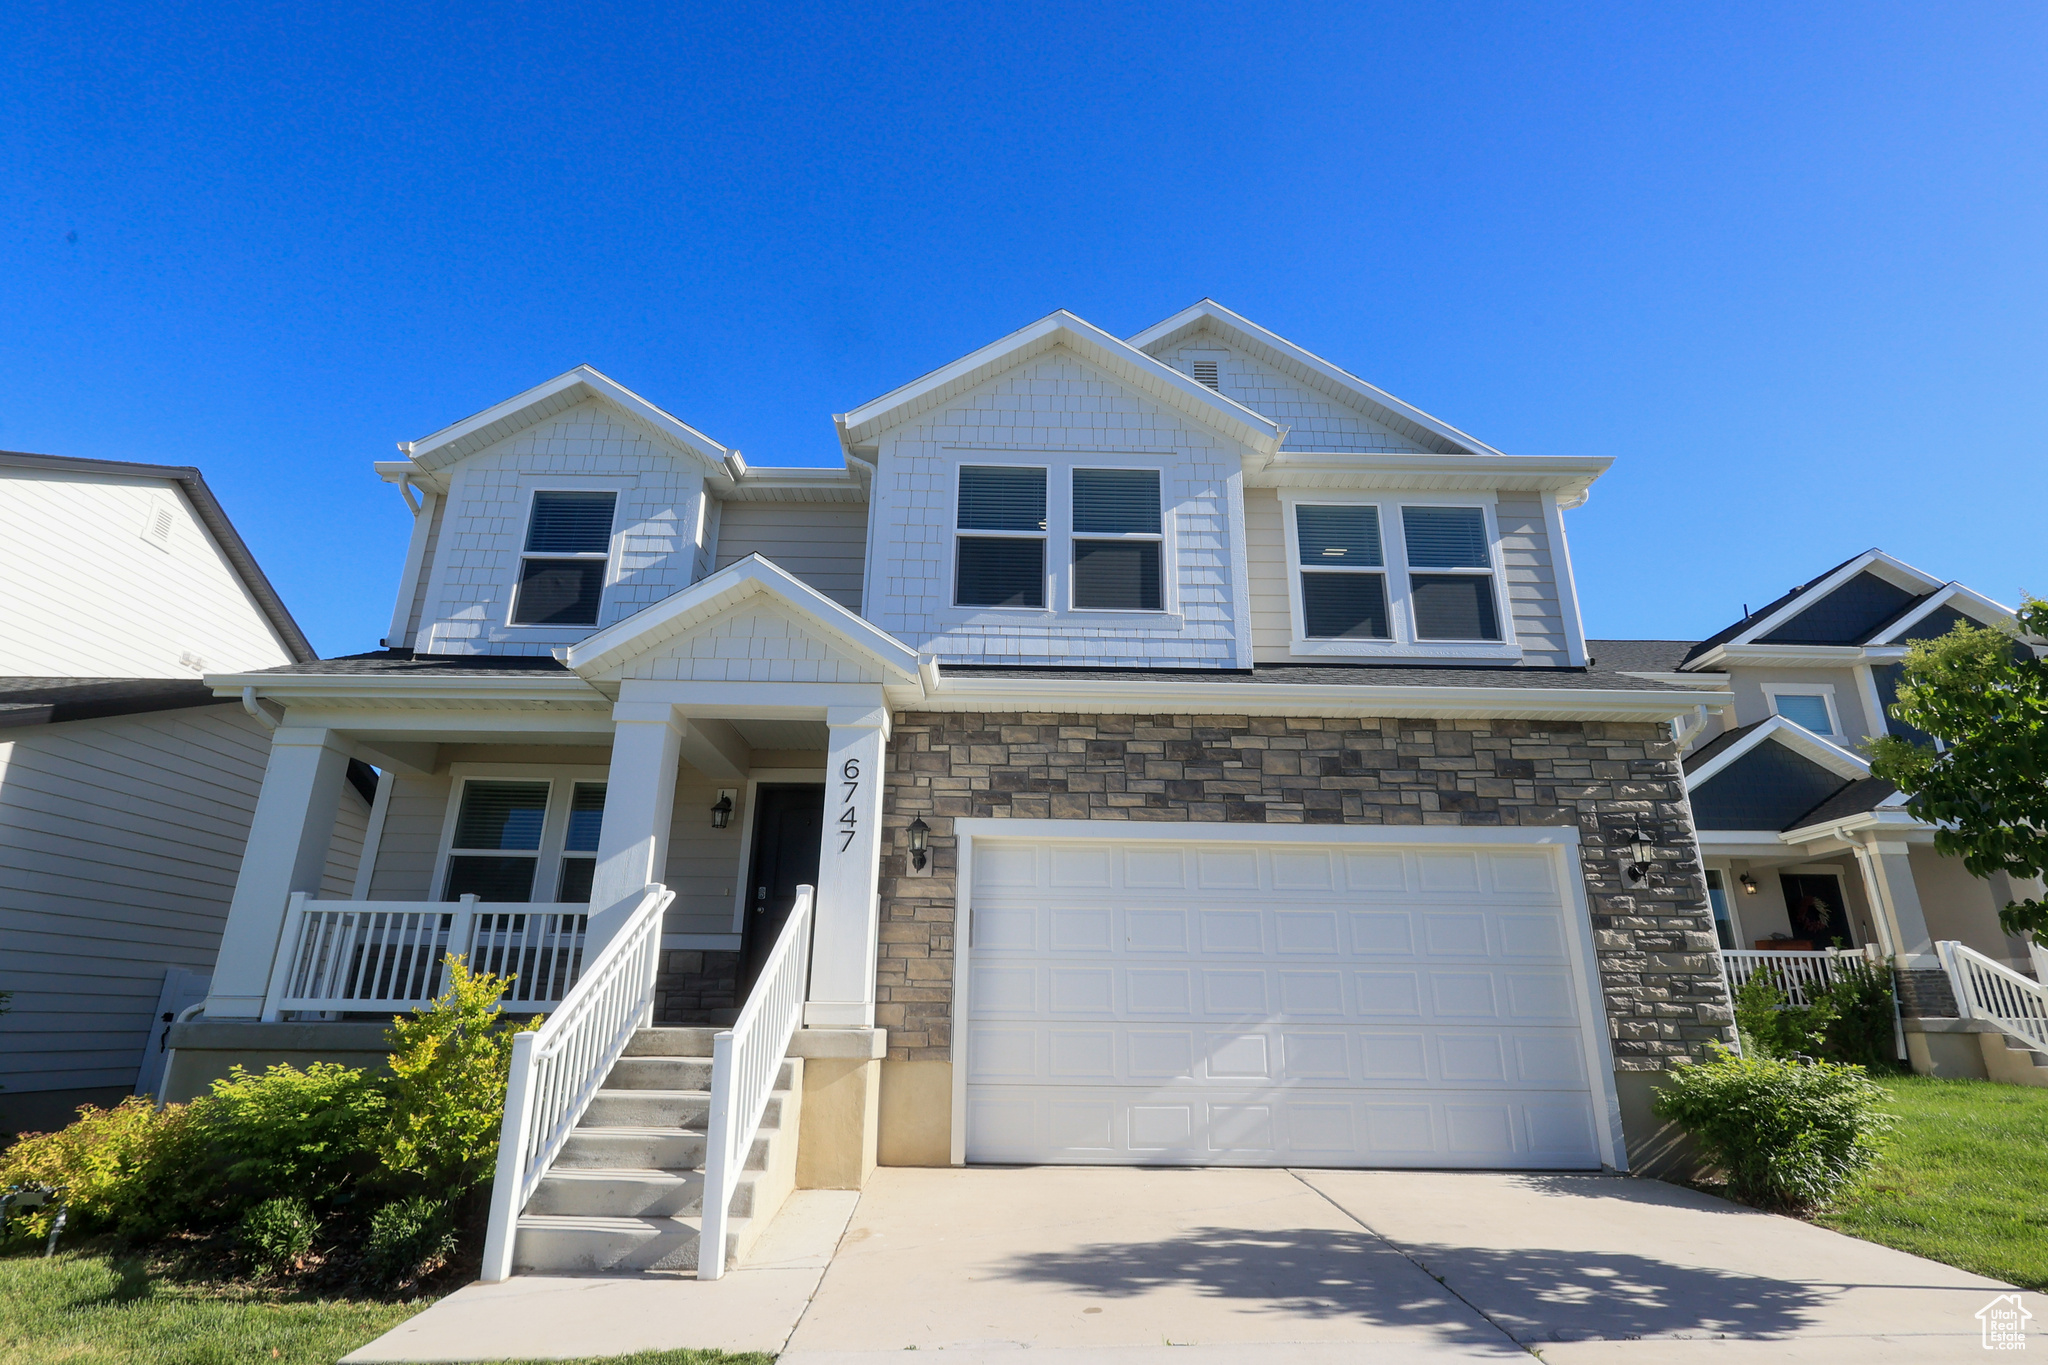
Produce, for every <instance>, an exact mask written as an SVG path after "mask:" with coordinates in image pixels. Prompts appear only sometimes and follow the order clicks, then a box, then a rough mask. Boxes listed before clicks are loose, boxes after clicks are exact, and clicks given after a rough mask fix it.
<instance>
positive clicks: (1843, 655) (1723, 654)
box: [1693, 641, 1905, 671]
mask: <svg viewBox="0 0 2048 1365" xmlns="http://www.w3.org/2000/svg"><path fill="white" fill-rule="evenodd" d="M1896 652H1897V653H1898V654H1900V655H1903V654H1904V652H1905V651H1904V650H1903V649H1901V650H1899V651H1896ZM1869 658H1870V650H1869V649H1868V648H1867V647H1866V646H1863V645H1751V644H1737V643H1735V642H1734V641H1730V642H1729V643H1727V644H1725V645H1716V646H1714V647H1713V648H1712V649H1710V650H1708V651H1707V652H1706V653H1704V654H1702V655H1700V656H1699V658H1697V659H1695V660H1694V661H1693V666H1694V667H1696V668H1699V669H1701V670H1706V669H1714V670H1716V671H1720V670H1725V669H1727V668H1730V667H1737V668H1739V667H1744V666H1747V667H1751V668H1850V667H1853V666H1855V665H1856V664H1860V663H1865V662H1868V660H1869Z"/></svg>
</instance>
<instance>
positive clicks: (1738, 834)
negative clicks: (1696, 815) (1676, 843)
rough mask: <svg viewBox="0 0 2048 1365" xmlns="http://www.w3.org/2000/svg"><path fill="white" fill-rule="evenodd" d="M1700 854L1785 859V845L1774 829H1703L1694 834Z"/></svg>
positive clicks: (1722, 856) (1723, 856)
mask: <svg viewBox="0 0 2048 1365" xmlns="http://www.w3.org/2000/svg"><path fill="white" fill-rule="evenodd" d="M1694 834H1695V837H1696V838H1697V839H1698V840H1699V845H1700V852H1701V853H1711V854H1713V855H1715V856H1716V857H1721V858H1777V857H1783V856H1784V853H1785V843H1784V840H1783V839H1782V838H1780V837H1779V834H1778V831H1776V830H1774V829H1702V830H1696V831H1695V832H1694Z"/></svg>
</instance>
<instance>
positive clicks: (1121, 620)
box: [937, 450, 1183, 629]
mask: <svg viewBox="0 0 2048 1365" xmlns="http://www.w3.org/2000/svg"><path fill="white" fill-rule="evenodd" d="M947 453H948V455H949V456H951V457H952V460H951V463H952V470H951V476H950V478H949V479H948V484H949V488H948V502H947V504H946V506H947V516H948V517H949V518H950V521H949V527H950V531H949V534H950V536H951V543H952V550H953V553H952V555H951V556H950V558H951V561H952V562H951V563H950V564H949V565H948V567H947V571H946V581H947V591H946V599H945V600H946V602H947V606H945V607H944V608H942V609H941V610H940V611H939V613H937V615H938V618H939V620H940V621H941V623H942V624H945V625H968V624H974V621H973V618H974V617H976V616H980V615H982V614H983V613H991V614H993V616H994V619H995V620H996V621H1001V622H1005V623H1011V624H1014V623H1015V622H1016V621H1017V620H1018V618H1020V617H1022V618H1027V619H1028V618H1032V617H1036V618H1040V619H1043V620H1045V621H1049V622H1050V621H1057V620H1060V619H1061V618H1064V617H1072V618H1075V619H1077V620H1079V621H1085V622H1087V623H1088V624H1089V625H1091V626H1118V625H1132V626H1138V627H1164V628H1169V629H1171V628H1178V627H1179V626H1180V625H1181V624H1182V623H1183V617H1182V615H1181V611H1180V604H1179V600H1178V597H1179V594H1178V592H1177V587H1178V583H1179V578H1180V575H1179V572H1178V568H1177V566H1178V562H1179V555H1178V554H1177V553H1176V546H1175V544H1174V542H1175V540H1176V536H1175V535H1174V532H1173V529H1172V528H1173V524H1174V523H1173V506H1172V504H1171V503H1170V502H1169V500H1168V498H1167V494H1166V482H1167V461H1166V460H1165V459H1153V458H1150V457H1148V456H1145V455H1135V456H1134V455H1133V454H1132V453H1130V452H1128V451H1120V452H1116V453H1114V454H1110V453H1107V452H1082V453H1080V454H1077V455H1068V454H1060V455H1054V454H1038V453H1032V454H1029V455H1014V454H1011V453H1009V452H994V451H991V452H988V453H986V454H984V453H982V452H980V451H972V450H961V451H957V452H956V451H948V452H947ZM969 465H973V466H977V467H983V468H987V467H996V468H1001V469H1042V470H1044V471H1045V530H1044V532H1043V533H1040V532H1037V531H973V530H962V529H961V526H960V471H961V470H962V469H963V468H965V467H967V466H969ZM1076 469H1142V470H1149V471H1151V472H1153V473H1156V474H1157V475H1159V532H1160V533H1159V535H1158V536H1157V537H1156V539H1157V541H1158V543H1159V610H1157V611H1132V610H1129V609H1128V608H1112V607H1100V608H1098V607H1076V606H1074V605H1073V600H1074V599H1073V593H1074V586H1073V579H1074V540H1075V538H1076V537H1075V534H1074V471H1075V470H1076ZM963 536H972V537H1005V538H1010V539H1016V540H1043V541H1044V543H1045V603H1046V604H1045V605H1044V606H1042V607H983V606H970V605H966V604H963V603H962V602H961V601H960V540H961V538H962V537H963ZM1080 539H1083V540H1151V539H1155V537H1152V536H1149V535H1136V534H1131V535H1121V536H1120V535H1113V534H1109V533H1106V532H1105V533H1102V534H1096V533H1093V532H1091V533H1089V534H1087V535H1085V536H1082V537H1080ZM1055 545H1061V546H1064V547H1065V553H1064V554H1058V555H1056V554H1054V553H1053V551H1052V547H1053V546H1055Z"/></svg>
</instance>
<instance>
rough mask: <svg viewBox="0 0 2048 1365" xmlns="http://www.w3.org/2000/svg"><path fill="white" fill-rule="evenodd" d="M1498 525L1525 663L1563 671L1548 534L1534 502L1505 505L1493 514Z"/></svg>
mask: <svg viewBox="0 0 2048 1365" xmlns="http://www.w3.org/2000/svg"><path fill="white" fill-rule="evenodd" d="M1494 516H1495V518H1496V520H1497V521H1498V522H1499V525H1500V553H1501V559H1502V560H1503V562H1504V563H1505V564H1506V566H1507V574H1508V581H1507V590H1508V605H1509V611H1510V613H1511V614H1512V615H1513V617H1514V622H1515V639H1516V640H1518V641H1520V642H1521V646H1522V658H1523V661H1524V662H1525V663H1531V664H1542V665H1546V666H1553V667H1562V666H1565V665H1568V664H1570V663H1571V657H1570V653H1571V651H1570V642H1569V640H1568V638H1567V636H1566V634H1565V624H1564V612H1563V610H1562V608H1561V607H1560V606H1559V602H1558V592H1557V571H1556V568H1555V567H1554V565H1553V564H1552V561H1551V544H1550V532H1549V530H1548V529H1547V528H1546V527H1545V526H1544V524H1543V505H1542V504H1541V503H1538V502H1533V501H1531V502H1507V501H1503V502H1501V503H1500V504H1499V506H1497V507H1496V508H1495V509H1494Z"/></svg>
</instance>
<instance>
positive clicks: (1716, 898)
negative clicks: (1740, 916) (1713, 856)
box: [1707, 867, 1735, 948]
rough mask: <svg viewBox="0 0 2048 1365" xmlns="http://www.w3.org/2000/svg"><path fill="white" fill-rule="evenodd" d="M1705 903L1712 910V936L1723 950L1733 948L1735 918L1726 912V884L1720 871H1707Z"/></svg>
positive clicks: (1716, 868) (1716, 869)
mask: <svg viewBox="0 0 2048 1365" xmlns="http://www.w3.org/2000/svg"><path fill="white" fill-rule="evenodd" d="M1707 903H1708V904H1709V905H1711V906H1713V908H1714V936H1715V937H1716V938H1718V939H1720V941H1721V946H1722V947H1723V948H1733V947H1734V946H1735V917H1734V916H1733V915H1732V914H1731V913H1730V912H1729V910H1728V882H1727V879H1726V878H1725V877H1723V876H1722V875H1721V869H1720V868H1718V867H1710V868H1708V869H1707Z"/></svg>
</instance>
